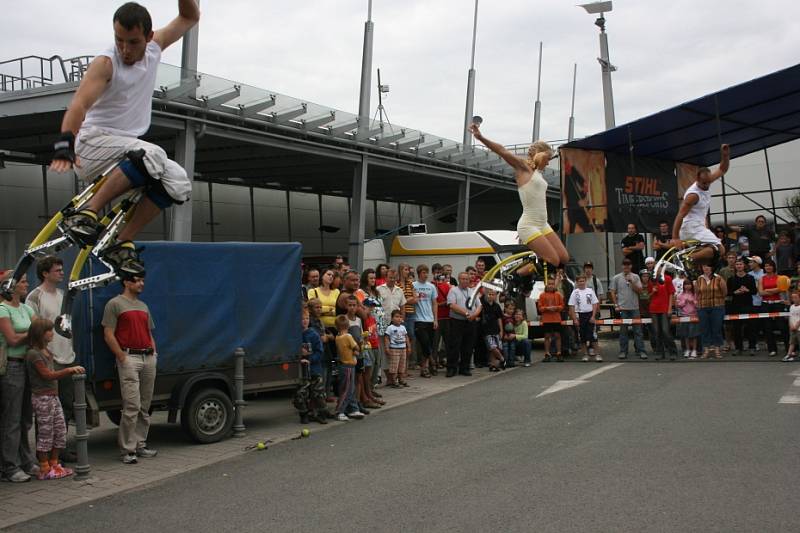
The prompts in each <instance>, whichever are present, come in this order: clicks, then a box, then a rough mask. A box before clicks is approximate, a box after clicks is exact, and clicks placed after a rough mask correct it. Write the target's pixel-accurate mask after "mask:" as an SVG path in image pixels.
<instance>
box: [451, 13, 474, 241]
mask: <svg viewBox="0 0 800 533" xmlns="http://www.w3.org/2000/svg"><path fill="white" fill-rule="evenodd" d="M477 33H478V0H475V14H474V16H473V19H472V55H471V57H470V62H469V72H468V74H467V105H466V109H465V111H464V139H463V140H464V145H463V146H462V148H463V149H464V151H466V150H467V149H468V148H469V147H470V146H472V134H471V133H470V132H469V130H468V129H467V128H468V127H469V125H470V123H471V122H472V116H473V111H474V110H473V107H474V105H475V38H476V36H477ZM469 189H470V176H469V174H467V177H466V179H465V180H464V182H463V183H462V184H461V186H460V187H459V191H458V199H459V202H458V209H457V210H458V221H457V223H456V225H457V226H458V231H467V230H468V228H469V197H470V192H469Z"/></svg>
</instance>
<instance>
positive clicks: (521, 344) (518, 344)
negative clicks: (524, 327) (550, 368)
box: [513, 339, 531, 363]
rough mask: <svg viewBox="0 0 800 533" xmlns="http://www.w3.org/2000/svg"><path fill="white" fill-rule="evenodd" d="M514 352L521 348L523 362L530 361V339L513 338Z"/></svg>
mask: <svg viewBox="0 0 800 533" xmlns="http://www.w3.org/2000/svg"><path fill="white" fill-rule="evenodd" d="M513 345H514V351H515V353H519V350H520V348H521V349H522V357H523V362H524V363H530V362H531V341H530V339H522V340H515V341H514V342H513Z"/></svg>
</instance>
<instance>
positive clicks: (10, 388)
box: [0, 359, 36, 476]
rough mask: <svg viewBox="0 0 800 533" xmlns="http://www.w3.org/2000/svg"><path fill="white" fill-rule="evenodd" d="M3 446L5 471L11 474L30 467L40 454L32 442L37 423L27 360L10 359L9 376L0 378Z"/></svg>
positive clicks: (0, 437) (0, 454)
mask: <svg viewBox="0 0 800 533" xmlns="http://www.w3.org/2000/svg"><path fill="white" fill-rule="evenodd" d="M0 398H2V403H0V439H2V440H0V447H2V453H0V457H2V459H3V464H2V473H3V475H5V476H10V475H12V474H14V473H15V472H16V471H18V470H20V469H25V470H30V468H31V467H32V466H33V465H35V464H36V456H35V455H34V454H33V452H32V451H31V447H30V444H29V442H28V432H29V431H30V429H31V426H32V425H33V407H32V405H31V388H30V384H29V382H28V375H27V372H26V370H25V363H23V362H21V361H17V360H12V359H9V360H8V367H7V369H6V375H5V376H2V377H0Z"/></svg>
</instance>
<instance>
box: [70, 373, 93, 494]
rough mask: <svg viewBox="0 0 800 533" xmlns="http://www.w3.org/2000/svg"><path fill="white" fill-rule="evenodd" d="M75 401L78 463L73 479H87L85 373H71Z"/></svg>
mask: <svg viewBox="0 0 800 533" xmlns="http://www.w3.org/2000/svg"><path fill="white" fill-rule="evenodd" d="M72 384H73V386H74V388H75V401H74V403H73V404H72V405H73V408H74V409H75V411H74V413H73V414H74V416H75V440H76V443H75V444H76V448H77V450H76V451H77V455H78V464H76V465H75V477H74V479H75V481H83V480H85V479H89V472H90V471H91V467H90V466H89V430H88V428H87V427H86V374H72Z"/></svg>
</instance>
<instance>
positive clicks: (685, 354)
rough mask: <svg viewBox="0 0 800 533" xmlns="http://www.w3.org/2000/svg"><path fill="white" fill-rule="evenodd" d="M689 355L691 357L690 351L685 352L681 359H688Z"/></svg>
mask: <svg viewBox="0 0 800 533" xmlns="http://www.w3.org/2000/svg"><path fill="white" fill-rule="evenodd" d="M690 355H692V351H691V350H686V351H685V352H683V357H684V358H685V359H688V358H689V356H690Z"/></svg>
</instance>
